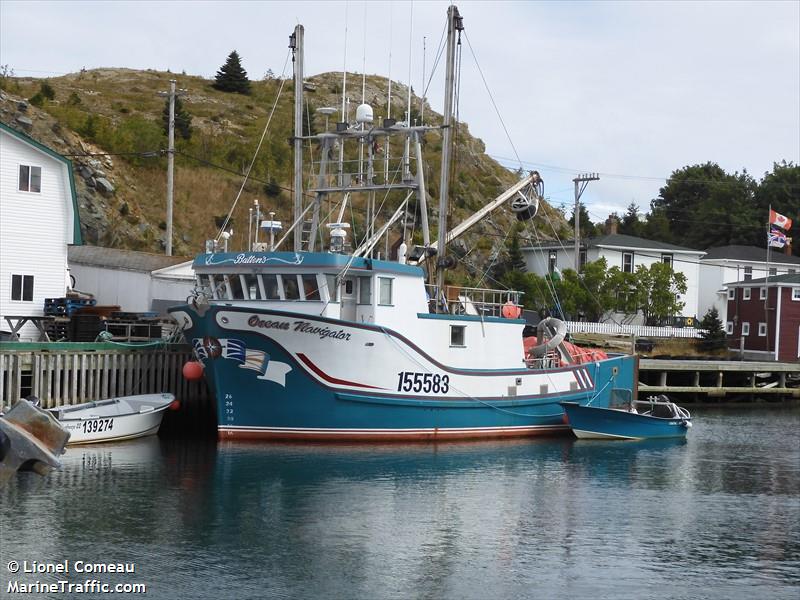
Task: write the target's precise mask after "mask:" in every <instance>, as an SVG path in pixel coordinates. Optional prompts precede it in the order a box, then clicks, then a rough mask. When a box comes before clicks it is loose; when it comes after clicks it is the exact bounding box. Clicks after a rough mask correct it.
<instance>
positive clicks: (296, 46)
mask: <svg viewBox="0 0 800 600" xmlns="http://www.w3.org/2000/svg"><path fill="white" fill-rule="evenodd" d="M303 31H304V30H303V26H302V25H297V26H296V27H295V28H294V33H293V34H292V35H290V36H289V48H291V49H292V62H293V63H294V213H293V214H294V219H293V222H295V223H296V225H295V230H294V251H295V252H300V251H301V250H302V244H303V225H302V223H297V220H298V219H299V218H300V215H301V214H302V213H303Z"/></svg>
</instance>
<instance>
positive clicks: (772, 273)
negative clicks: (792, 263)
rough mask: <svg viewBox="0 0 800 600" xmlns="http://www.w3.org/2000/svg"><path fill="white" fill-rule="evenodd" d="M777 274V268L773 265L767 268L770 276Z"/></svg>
mask: <svg viewBox="0 0 800 600" xmlns="http://www.w3.org/2000/svg"><path fill="white" fill-rule="evenodd" d="M777 274H778V269H776V268H775V267H773V268H771V269H770V270H769V276H770V277H772V276H773V275H777Z"/></svg>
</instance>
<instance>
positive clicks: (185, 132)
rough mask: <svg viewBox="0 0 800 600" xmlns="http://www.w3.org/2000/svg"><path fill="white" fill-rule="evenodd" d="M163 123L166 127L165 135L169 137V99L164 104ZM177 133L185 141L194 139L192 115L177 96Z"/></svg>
mask: <svg viewBox="0 0 800 600" xmlns="http://www.w3.org/2000/svg"><path fill="white" fill-rule="evenodd" d="M161 122H162V124H163V127H164V133H165V134H166V135H169V98H167V100H166V102H165V103H164V110H163V111H162V113H161ZM175 132H176V133H177V134H178V135H179V136H181V137H182V138H183V139H185V140H188V139H190V138H191V137H192V115H190V114H189V113H188V112H187V110H186V109H185V108H184V106H183V102H181V99H180V97H179V96H177V95H176V96H175Z"/></svg>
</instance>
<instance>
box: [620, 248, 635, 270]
mask: <svg viewBox="0 0 800 600" xmlns="http://www.w3.org/2000/svg"><path fill="white" fill-rule="evenodd" d="M622 272H623V273H633V252H623V253H622Z"/></svg>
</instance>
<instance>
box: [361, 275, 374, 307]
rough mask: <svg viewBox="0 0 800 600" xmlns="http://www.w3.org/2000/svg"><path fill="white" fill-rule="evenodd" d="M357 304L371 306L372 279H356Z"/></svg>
mask: <svg viewBox="0 0 800 600" xmlns="http://www.w3.org/2000/svg"><path fill="white" fill-rule="evenodd" d="M358 303H359V304H372V277H359V278H358Z"/></svg>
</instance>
